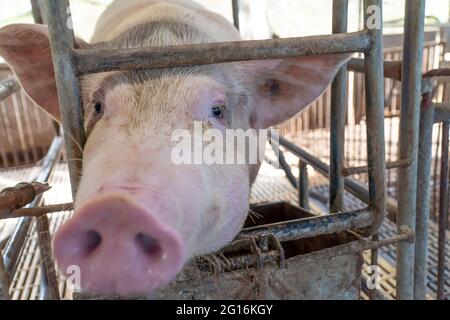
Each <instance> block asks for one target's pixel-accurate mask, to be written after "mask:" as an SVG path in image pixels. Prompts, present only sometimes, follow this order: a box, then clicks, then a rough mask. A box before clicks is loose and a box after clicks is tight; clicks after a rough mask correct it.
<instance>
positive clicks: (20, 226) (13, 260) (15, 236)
mask: <svg viewBox="0 0 450 320" xmlns="http://www.w3.org/2000/svg"><path fill="white" fill-rule="evenodd" d="M62 145H63V140H62V138H61V137H55V138H54V139H53V142H52V144H51V145H50V148H49V151H48V153H47V155H46V157H45V158H44V161H43V163H42V171H41V172H40V173H39V176H38V177H37V178H36V179H35V181H37V182H45V181H47V180H48V178H49V177H50V174H51V172H52V170H53V168H54V166H55V164H56V162H57V161H58V159H59V155H60V151H61V148H62ZM41 196H42V194H41V195H39V196H37V197H36V198H35V199H34V201H33V202H31V203H30V204H28V205H27V207H26V208H32V207H36V206H38V204H39V203H40V201H41V199H42V197H41ZM32 221H33V218H32V217H23V218H20V219H19V221H18V222H17V225H16V227H15V228H14V231H13V233H12V234H11V236H10V237H9V239H8V242H7V243H6V246H5V249H4V250H3V259H4V261H5V269H6V271H7V273H8V274H9V276H10V277H11V278H13V277H14V274H15V272H16V270H17V264H18V262H19V257H20V253H21V250H22V247H23V244H24V243H25V239H26V236H27V233H28V230H29V229H30V226H31V223H32Z"/></svg>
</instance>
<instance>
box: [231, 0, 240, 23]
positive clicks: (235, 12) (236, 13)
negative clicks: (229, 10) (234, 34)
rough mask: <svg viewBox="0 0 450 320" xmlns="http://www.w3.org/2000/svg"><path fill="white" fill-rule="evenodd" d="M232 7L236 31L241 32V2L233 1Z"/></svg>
mask: <svg viewBox="0 0 450 320" xmlns="http://www.w3.org/2000/svg"><path fill="white" fill-rule="evenodd" d="M231 6H232V7H233V23H234V26H235V27H236V29H238V30H239V0H232V1H231Z"/></svg>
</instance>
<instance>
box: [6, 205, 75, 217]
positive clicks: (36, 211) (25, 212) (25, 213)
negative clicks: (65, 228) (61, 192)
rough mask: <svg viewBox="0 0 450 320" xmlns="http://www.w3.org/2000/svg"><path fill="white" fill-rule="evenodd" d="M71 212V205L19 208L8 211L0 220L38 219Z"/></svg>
mask: <svg viewBox="0 0 450 320" xmlns="http://www.w3.org/2000/svg"><path fill="white" fill-rule="evenodd" d="M70 210H73V203H72V202H70V203H61V204H53V205H48V206H40V207H36V208H21V209H17V210H13V211H9V212H7V213H4V214H2V215H1V217H0V219H10V218H20V217H35V218H38V217H40V216H43V215H45V214H47V213H56V212H64V211H70Z"/></svg>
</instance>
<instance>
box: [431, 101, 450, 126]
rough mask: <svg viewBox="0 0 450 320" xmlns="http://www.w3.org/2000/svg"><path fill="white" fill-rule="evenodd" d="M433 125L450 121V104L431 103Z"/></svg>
mask: <svg viewBox="0 0 450 320" xmlns="http://www.w3.org/2000/svg"><path fill="white" fill-rule="evenodd" d="M431 107H432V108H433V109H434V123H440V122H446V121H450V103H432V104H431Z"/></svg>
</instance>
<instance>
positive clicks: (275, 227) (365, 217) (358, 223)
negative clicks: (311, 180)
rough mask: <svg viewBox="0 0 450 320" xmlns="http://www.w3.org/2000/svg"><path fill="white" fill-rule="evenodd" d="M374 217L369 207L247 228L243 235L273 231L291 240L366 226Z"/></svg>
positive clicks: (281, 239)
mask: <svg viewBox="0 0 450 320" xmlns="http://www.w3.org/2000/svg"><path fill="white" fill-rule="evenodd" d="M372 219H373V217H372V210H371V209H370V208H369V209H361V210H355V211H349V212H340V213H334V214H329V215H325V216H315V217H312V218H305V219H297V220H291V221H287V222H279V223H273V224H267V225H262V226H255V227H250V228H245V229H243V230H242V232H241V235H252V236H260V235H263V234H267V233H272V234H273V235H274V236H275V237H277V239H278V240H279V241H291V240H298V239H302V238H310V237H315V236H319V235H324V234H331V233H336V232H342V231H344V230H348V229H354V228H357V229H360V228H364V227H367V226H369V225H370V223H371V222H372Z"/></svg>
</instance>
